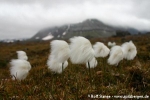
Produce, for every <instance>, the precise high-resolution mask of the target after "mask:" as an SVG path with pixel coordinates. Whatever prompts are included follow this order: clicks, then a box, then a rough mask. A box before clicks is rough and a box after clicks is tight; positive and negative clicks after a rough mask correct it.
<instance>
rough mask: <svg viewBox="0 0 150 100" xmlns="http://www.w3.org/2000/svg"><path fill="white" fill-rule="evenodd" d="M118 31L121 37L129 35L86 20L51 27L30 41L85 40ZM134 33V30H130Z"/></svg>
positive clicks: (110, 34)
mask: <svg viewBox="0 0 150 100" xmlns="http://www.w3.org/2000/svg"><path fill="white" fill-rule="evenodd" d="M118 30H121V31H119V32H120V33H119V34H121V32H122V31H123V32H124V33H123V35H129V34H130V33H129V31H127V30H126V29H119V28H114V27H111V26H109V25H106V24H104V23H102V22H101V21H99V20H97V19H87V20H85V21H83V22H81V23H76V24H69V25H63V26H60V27H51V28H46V29H43V30H40V31H39V32H38V33H37V34H35V35H34V36H33V37H32V38H31V39H30V40H51V39H68V38H71V37H73V36H84V37H86V38H94V37H96V38H98V37H110V36H116V35H117V32H118ZM130 30H131V31H132V30H133V31H135V30H134V29H130Z"/></svg>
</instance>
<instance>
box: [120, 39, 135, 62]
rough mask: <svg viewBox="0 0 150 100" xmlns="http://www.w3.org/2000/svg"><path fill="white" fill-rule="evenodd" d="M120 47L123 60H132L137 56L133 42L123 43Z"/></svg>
mask: <svg viewBox="0 0 150 100" xmlns="http://www.w3.org/2000/svg"><path fill="white" fill-rule="evenodd" d="M121 47H122V50H123V54H124V58H125V59H127V60H133V59H134V57H135V56H136V54H137V50H136V46H135V45H134V44H133V42H132V41H130V42H125V43H124V44H122V46H121Z"/></svg>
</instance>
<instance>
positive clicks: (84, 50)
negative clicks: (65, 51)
mask: <svg viewBox="0 0 150 100" xmlns="http://www.w3.org/2000/svg"><path fill="white" fill-rule="evenodd" d="M93 57H94V50H93V48H92V45H91V43H90V41H89V40H88V39H86V38H84V37H81V36H78V37H73V38H71V39H70V60H71V62H72V63H74V64H81V63H82V64H85V63H87V62H88V61H91V60H92V59H93Z"/></svg>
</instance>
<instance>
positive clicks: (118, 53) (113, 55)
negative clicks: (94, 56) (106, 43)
mask: <svg viewBox="0 0 150 100" xmlns="http://www.w3.org/2000/svg"><path fill="white" fill-rule="evenodd" d="M123 57H124V55H123V51H122V48H121V47H120V46H113V47H112V48H111V51H110V56H109V58H108V61H107V62H108V63H109V64H110V65H118V63H119V62H120V61H121V60H122V59H123Z"/></svg>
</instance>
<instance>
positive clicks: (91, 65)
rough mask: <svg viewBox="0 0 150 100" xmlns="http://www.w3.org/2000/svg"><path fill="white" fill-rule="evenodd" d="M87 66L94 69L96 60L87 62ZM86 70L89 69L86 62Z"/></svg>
mask: <svg viewBox="0 0 150 100" xmlns="http://www.w3.org/2000/svg"><path fill="white" fill-rule="evenodd" d="M89 64H90V68H95V67H96V66H97V60H96V58H95V57H94V58H93V59H92V60H91V61H89ZM86 68H89V66H88V62H87V63H86Z"/></svg>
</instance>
